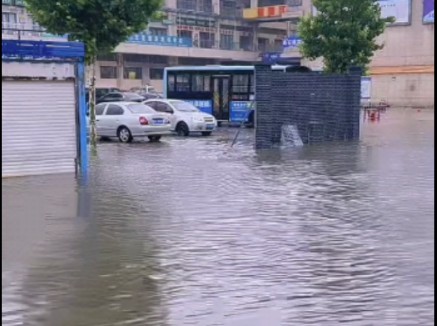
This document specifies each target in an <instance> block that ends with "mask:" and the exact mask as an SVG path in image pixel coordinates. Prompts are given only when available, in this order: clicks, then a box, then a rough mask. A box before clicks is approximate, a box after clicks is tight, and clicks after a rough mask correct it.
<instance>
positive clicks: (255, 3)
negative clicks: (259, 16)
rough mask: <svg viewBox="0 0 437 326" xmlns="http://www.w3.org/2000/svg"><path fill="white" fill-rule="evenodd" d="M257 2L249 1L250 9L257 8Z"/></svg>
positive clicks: (255, 0)
mask: <svg viewBox="0 0 437 326" xmlns="http://www.w3.org/2000/svg"><path fill="white" fill-rule="evenodd" d="M257 7H258V0H250V8H257Z"/></svg>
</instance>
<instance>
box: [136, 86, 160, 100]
mask: <svg viewBox="0 0 437 326" xmlns="http://www.w3.org/2000/svg"><path fill="white" fill-rule="evenodd" d="M130 91H131V92H133V93H136V94H138V95H141V96H143V97H144V100H149V99H155V98H163V97H162V94H160V93H158V92H157V91H156V90H155V88H154V87H153V86H143V87H133V88H131V89H130Z"/></svg>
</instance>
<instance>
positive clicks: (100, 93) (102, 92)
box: [85, 87, 121, 103]
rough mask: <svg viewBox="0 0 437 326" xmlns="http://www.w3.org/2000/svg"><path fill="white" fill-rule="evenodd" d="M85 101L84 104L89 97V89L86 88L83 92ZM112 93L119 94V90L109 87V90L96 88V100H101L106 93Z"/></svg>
mask: <svg viewBox="0 0 437 326" xmlns="http://www.w3.org/2000/svg"><path fill="white" fill-rule="evenodd" d="M85 91H86V92H85V99H86V102H87V103H88V102H89V96H90V90H89V88H86V90H85ZM113 92H119V93H121V90H120V89H118V88H115V87H110V88H102V87H98V88H96V99H98V98H101V97H102V96H104V95H106V94H108V93H113Z"/></svg>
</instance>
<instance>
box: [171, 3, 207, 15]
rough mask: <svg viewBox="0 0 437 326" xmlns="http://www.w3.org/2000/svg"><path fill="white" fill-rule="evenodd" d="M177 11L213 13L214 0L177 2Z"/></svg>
mask: <svg viewBox="0 0 437 326" xmlns="http://www.w3.org/2000/svg"><path fill="white" fill-rule="evenodd" d="M176 6H177V9H182V10H190V11H197V12H207V13H211V12H212V0H177V2H176Z"/></svg>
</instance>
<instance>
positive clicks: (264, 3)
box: [258, 0, 287, 7]
mask: <svg viewBox="0 0 437 326" xmlns="http://www.w3.org/2000/svg"><path fill="white" fill-rule="evenodd" d="M285 4H287V0H259V1H258V7H268V6H279V5H285Z"/></svg>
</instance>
